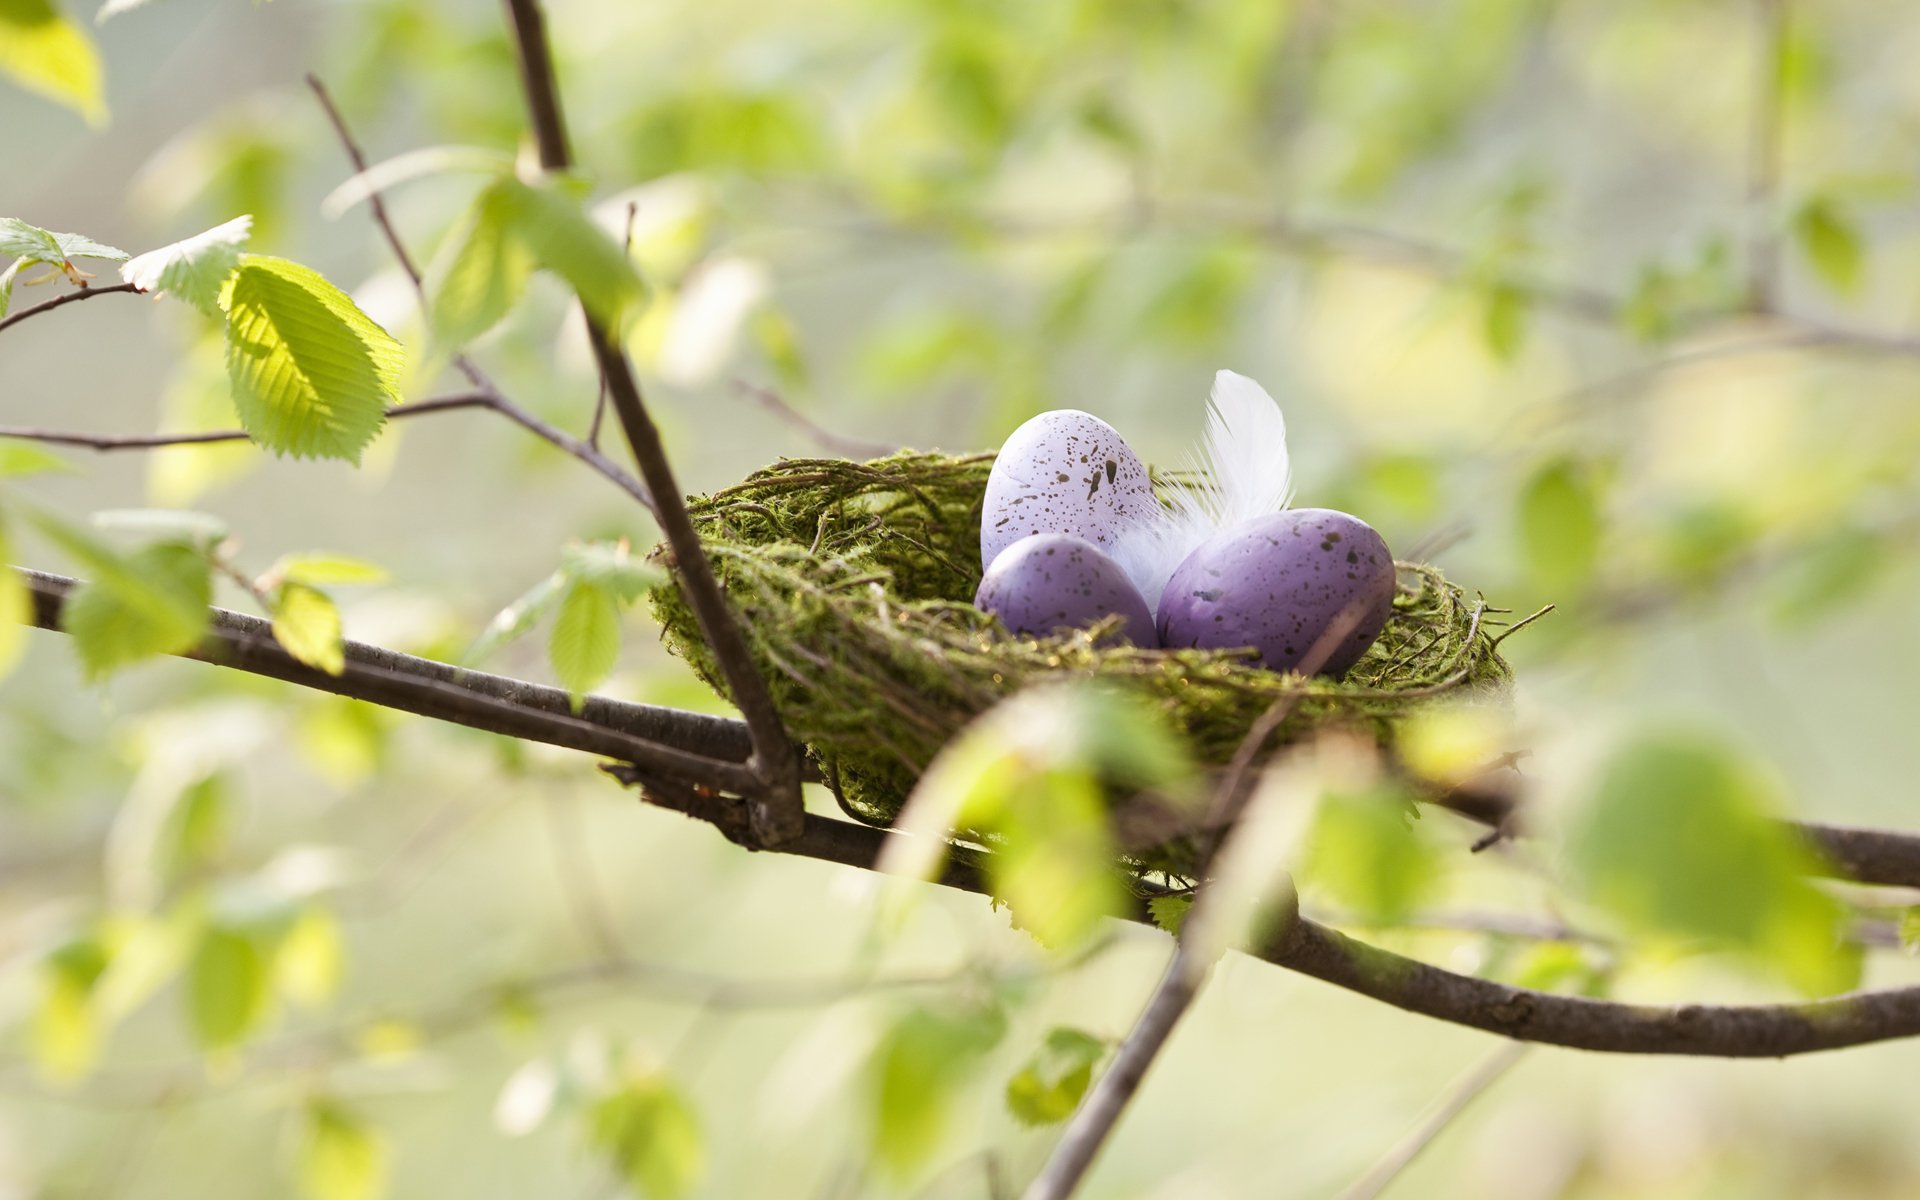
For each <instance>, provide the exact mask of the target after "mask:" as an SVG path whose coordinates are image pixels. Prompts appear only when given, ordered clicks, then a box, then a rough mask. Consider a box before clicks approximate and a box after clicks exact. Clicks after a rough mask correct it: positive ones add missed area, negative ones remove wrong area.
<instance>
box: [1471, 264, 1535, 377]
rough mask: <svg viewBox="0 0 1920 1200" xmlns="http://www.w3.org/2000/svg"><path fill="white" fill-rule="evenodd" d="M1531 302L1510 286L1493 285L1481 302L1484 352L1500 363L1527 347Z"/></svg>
mask: <svg viewBox="0 0 1920 1200" xmlns="http://www.w3.org/2000/svg"><path fill="white" fill-rule="evenodd" d="M1531 307H1532V301H1531V300H1530V299H1529V297H1528V296H1527V294H1526V293H1525V292H1524V291H1522V290H1521V289H1519V288H1517V287H1515V286H1514V285H1512V284H1510V283H1496V284H1494V285H1493V286H1492V287H1489V288H1488V289H1487V290H1486V294H1485V295H1484V296H1483V297H1482V299H1481V309H1480V331H1481V336H1483V337H1485V338H1486V340H1487V349H1488V350H1490V351H1492V353H1493V356H1494V357H1495V358H1496V359H1498V360H1500V361H1501V362H1512V361H1513V360H1514V359H1516V358H1518V357H1520V351H1521V350H1523V349H1525V347H1526V344H1527V316H1528V313H1529V311H1530V309H1531Z"/></svg>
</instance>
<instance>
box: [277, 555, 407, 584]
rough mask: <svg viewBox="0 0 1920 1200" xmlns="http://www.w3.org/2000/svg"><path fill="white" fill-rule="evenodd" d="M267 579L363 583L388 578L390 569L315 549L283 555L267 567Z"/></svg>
mask: <svg viewBox="0 0 1920 1200" xmlns="http://www.w3.org/2000/svg"><path fill="white" fill-rule="evenodd" d="M266 578H267V579H270V580H273V581H275V582H280V581H283V580H284V581H287V582H290V583H305V584H310V585H312V586H315V587H318V586H320V585H321V584H333V585H344V586H351V585H353V584H360V583H384V582H386V580H387V571H386V568H385V567H382V566H380V565H378V564H377V563H370V562H368V561H366V560H365V559H362V558H352V557H350V556H348V555H345V554H328V553H325V552H322V551H317V550H316V551H308V552H306V553H304V554H286V555H282V556H281V558H280V561H279V562H276V563H274V564H273V566H271V567H269V568H268V569H267V573H266Z"/></svg>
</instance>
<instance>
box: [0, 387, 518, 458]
mask: <svg viewBox="0 0 1920 1200" xmlns="http://www.w3.org/2000/svg"><path fill="white" fill-rule="evenodd" d="M492 406H493V403H492V401H491V400H490V399H489V398H488V397H486V396H482V395H475V394H467V395H459V396H438V397H435V398H434V399H432V400H421V401H419V402H418V403H415V404H396V405H394V406H393V407H392V408H389V409H388V410H387V419H388V420H389V421H398V420H402V419H404V418H407V417H422V416H426V415H428V414H430V413H438V412H450V411H452V410H455V409H461V408H491V407H492ZM249 437H250V435H249V434H248V433H247V431H246V430H244V429H216V430H212V431H209V432H202V433H135V434H109V433H75V432H70V431H65V430H55V429H36V428H33V427H30V426H25V425H0V438H12V439H14V440H16V441H23V442H44V443H46V444H48V445H52V446H77V447H79V448H81V449H83V450H97V451H100V452H101V453H108V452H111V451H115V450H158V449H162V448H164V447H167V446H194V445H204V444H206V443H209V442H244V441H247V440H248V439H249Z"/></svg>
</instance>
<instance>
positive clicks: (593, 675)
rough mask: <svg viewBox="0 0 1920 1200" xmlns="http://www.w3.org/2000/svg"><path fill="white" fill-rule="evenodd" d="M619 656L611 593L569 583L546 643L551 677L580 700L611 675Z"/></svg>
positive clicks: (617, 622) (617, 613) (617, 625)
mask: <svg viewBox="0 0 1920 1200" xmlns="http://www.w3.org/2000/svg"><path fill="white" fill-rule="evenodd" d="M619 656H620V608H619V606H618V605H617V604H615V603H614V599H613V595H612V593H610V592H609V591H607V589H606V588H603V587H601V586H600V585H599V584H596V583H590V582H587V581H586V580H580V579H576V580H574V581H573V582H571V583H569V584H568V585H567V591H566V595H565V597H564V598H563V599H562V600H561V601H560V615H559V617H557V618H556V619H555V620H554V623H553V634H552V636H551V637H550V638H549V639H548V641H547V658H548V660H549V661H550V662H551V663H552V664H553V673H554V676H555V677H556V678H557V679H559V680H560V683H561V686H563V687H565V688H566V689H567V690H568V691H570V692H572V693H573V694H574V695H575V696H580V695H582V694H584V693H586V692H589V691H592V690H593V689H594V688H595V687H596V686H598V685H599V684H600V683H601V681H603V680H604V679H606V677H607V676H608V675H610V674H612V673H613V664H614V662H615V660H617V659H618V658H619Z"/></svg>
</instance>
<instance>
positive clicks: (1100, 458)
mask: <svg viewBox="0 0 1920 1200" xmlns="http://www.w3.org/2000/svg"><path fill="white" fill-rule="evenodd" d="M1159 507H1160V502H1159V501H1158V500H1156V499H1154V496H1153V484H1152V483H1151V482H1150V481H1149V480H1148V478H1147V468H1146V467H1145V466H1143V465H1142V464H1141V462H1140V459H1139V457H1138V456H1137V455H1135V454H1134V452H1133V451H1132V449H1130V448H1129V447H1128V446H1127V443H1126V440H1125V439H1124V438H1122V437H1121V436H1120V434H1119V431H1118V430H1116V429H1114V427H1113V426H1111V425H1109V424H1107V423H1106V422H1105V421H1102V420H1101V419H1100V418H1099V417H1096V416H1094V415H1093V414H1091V413H1084V412H1080V411H1079V410H1078V409H1071V408H1063V409H1058V410H1056V411H1054V412H1045V413H1041V414H1040V415H1039V416H1037V417H1035V418H1033V419H1032V420H1031V421H1028V422H1027V423H1026V424H1024V425H1022V426H1021V427H1020V428H1018V429H1016V430H1014V431H1013V436H1011V437H1009V438H1008V439H1007V443H1006V445H1004V446H1002V447H1001V448H1000V453H999V455H998V456H997V457H996V458H995V459H994V461H993V471H992V472H991V473H990V474H989V476H988V478H987V497H986V503H985V506H984V507H983V508H982V510H981V520H980V563H981V565H982V566H991V565H992V564H993V561H994V559H995V558H997V557H999V555H1000V552H1001V551H1003V550H1005V549H1006V548H1007V547H1008V546H1011V545H1013V544H1014V543H1015V542H1017V541H1019V540H1020V539H1021V538H1024V537H1031V536H1033V535H1034V534H1036V533H1070V534H1073V535H1074V536H1075V537H1080V538H1085V539H1086V540H1087V541H1089V542H1092V543H1093V544H1094V545H1096V546H1100V547H1102V548H1103V549H1106V550H1111V549H1113V546H1114V544H1115V539H1116V538H1117V537H1118V535H1119V532H1120V531H1121V530H1123V529H1126V528H1127V527H1129V526H1131V525H1134V524H1137V523H1139V522H1142V521H1145V520H1147V519H1148V518H1150V517H1153V516H1155V515H1157V513H1158V511H1159Z"/></svg>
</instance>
